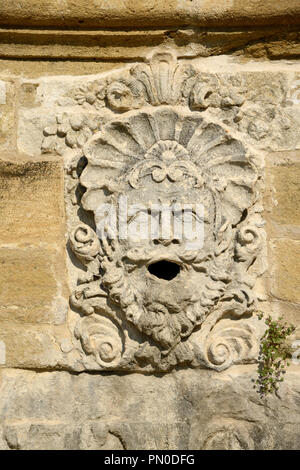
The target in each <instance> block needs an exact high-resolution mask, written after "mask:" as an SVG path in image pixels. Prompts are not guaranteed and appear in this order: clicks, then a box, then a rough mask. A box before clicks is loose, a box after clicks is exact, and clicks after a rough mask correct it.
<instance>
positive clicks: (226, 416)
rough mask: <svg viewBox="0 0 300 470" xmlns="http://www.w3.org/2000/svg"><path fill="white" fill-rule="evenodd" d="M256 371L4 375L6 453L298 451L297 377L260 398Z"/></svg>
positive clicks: (1, 398) (1, 418)
mask: <svg viewBox="0 0 300 470" xmlns="http://www.w3.org/2000/svg"><path fill="white" fill-rule="evenodd" d="M255 370H256V368H255V366H243V367H240V366H239V367H234V368H232V369H230V371H225V372H222V373H218V372H207V371H203V370H202V371H200V370H199V371H187V370H186V371H181V372H174V373H172V374H169V375H166V376H163V377H155V376H144V375H140V374H131V375H121V376H118V375H110V376H107V375H106V376H102V375H90V374H80V375H70V374H68V373H67V372H50V373H49V372H44V373H34V372H29V371H28V372H25V371H14V370H3V371H2V372H1V375H0V377H1V379H0V380H1V387H0V422H1V430H2V436H3V437H2V447H3V448H12V449H18V448H19V449H36V448H39V449H102V450H103V449H107V448H108V449H112V450H113V449H122V448H123V449H128V450H130V449H173V450H174V449H231V450H235V449H237V450H240V449H249V450H254V449H257V450H259V449H264V450H273V449H297V448H298V447H299V440H300V434H299V432H300V431H299V429H300V426H299V425H300V422H299V413H298V409H299V372H298V369H297V367H294V368H290V370H289V372H288V374H287V376H286V378H285V382H284V383H283V384H282V385H281V389H280V392H279V397H277V396H273V397H269V398H267V399H263V400H262V399H261V398H259V396H258V394H257V392H256V391H255V390H253V383H252V382H251V380H252V378H255V376H256V373H255Z"/></svg>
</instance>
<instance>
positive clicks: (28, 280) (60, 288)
mask: <svg viewBox="0 0 300 470" xmlns="http://www.w3.org/2000/svg"><path fill="white" fill-rule="evenodd" d="M65 276H66V273H65V264H64V256H63V254H62V252H61V251H60V250H55V249H54V248H52V249H49V248H48V247H44V248H42V247H37V246H27V247H22V248H20V247H18V248H17V247H15V246H13V245H7V246H3V245H2V246H0V321H9V322H26V323H45V322H52V323H63V322H64V321H65V319H66V314H67V311H68V300H67V299H68V293H67V289H66V285H65ZM1 329H2V326H1V323H0V330H1ZM15 329H18V326H17V325H15Z"/></svg>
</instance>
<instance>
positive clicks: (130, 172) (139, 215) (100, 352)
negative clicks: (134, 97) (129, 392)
mask: <svg viewBox="0 0 300 470" xmlns="http://www.w3.org/2000/svg"><path fill="white" fill-rule="evenodd" d="M82 156H83V157H84V161H85V164H84V165H83V167H82V168H81V169H80V171H78V173H79V183H80V185H81V187H83V188H85V192H84V194H83V195H82V198H81V200H80V206H81V209H83V210H84V211H88V213H93V215H94V222H93V223H91V224H89V225H87V224H83V223H82V224H80V225H79V226H77V227H75V229H74V230H73V232H72V234H71V237H70V246H71V248H72V250H73V252H74V253H75V255H76V256H77V257H78V259H79V260H80V261H81V263H82V264H83V265H85V267H86V273H84V275H83V276H82V278H81V279H80V280H79V285H78V287H77V288H76V289H75V291H74V292H73V294H72V296H71V303H72V305H73V306H74V307H75V308H76V309H79V310H80V311H81V312H82V313H84V314H85V317H83V318H82V319H80V320H79V322H78V325H77V327H76V329H75V336H76V338H78V340H79V341H80V344H81V347H82V351H83V354H82V362H83V364H84V367H85V368H86V369H91V370H101V369H113V370H115V369H118V370H146V371H147V370H149V371H154V370H158V371H168V370H170V369H171V368H172V367H175V366H176V367H177V366H189V367H209V368H213V369H216V370H222V369H224V368H226V367H229V366H230V365H231V364H234V363H243V362H253V361H254V359H255V357H256V354H257V351H258V341H257V339H258V338H257V336H258V333H257V327H256V322H255V320H254V319H253V318H252V313H253V311H254V310H255V296H254V295H253V292H252V288H253V285H254V283H255V279H256V277H257V276H258V275H259V274H260V270H261V267H259V266H258V264H259V263H257V260H258V258H259V256H260V254H261V251H262V247H263V239H264V238H263V231H262V229H261V227H262V221H261V216H260V211H259V207H260V205H259V199H258V185H259V179H260V176H259V169H258V165H257V162H256V160H257V157H256V156H255V155H254V154H253V152H251V151H250V150H249V149H248V148H247V146H246V145H245V143H243V142H242V141H241V140H240V137H239V136H238V135H236V134H235V133H233V132H230V131H229V130H228V129H227V128H226V127H225V126H224V125H222V124H220V123H218V122H215V121H214V120H213V119H210V120H209V119H207V117H206V118H204V117H203V116H202V114H201V113H200V112H197V111H190V110H189V109H186V107H185V106H173V105H172V106H171V105H166V104H163V105H160V106H157V104H156V106H155V107H151V106H148V107H144V108H142V109H139V110H134V111H128V112H125V114H124V115H123V116H121V117H120V118H119V119H115V120H112V121H111V122H109V123H108V124H106V125H105V126H104V128H103V129H102V131H101V132H99V133H96V134H95V135H94V136H92V137H91V138H90V139H89V141H88V142H87V144H86V145H85V146H84V147H83V152H82ZM77 161H78V159H77ZM81 161H82V160H81ZM77 167H78V168H79V165H77ZM120 198H121V199H122V198H123V199H122V200H125V199H126V204H127V209H128V208H129V209H130V208H132V207H136V206H137V205H138V204H140V205H142V208H141V209H137V210H135V211H134V212H132V213H130V210H129V211H128V212H126V211H125V212H124V211H123V212H122V210H120V209H122V208H120V207H119V206H118V204H120V203H119V201H120V200H121V199H120ZM103 204H110V206H111V207H116V208H118V210H117V213H118V214H124V213H125V214H126V223H127V230H128V233H129V235H128V236H127V237H120V236H112V234H111V228H110V227H108V225H107V223H106V224H105V223H104V221H105V218H104V217H103V213H102V212H101V213H100V212H99V207H100V206H101V205H103ZM196 204H198V205H201V206H203V208H204V213H203V217H202V220H201V222H202V224H203V227H204V238H203V245H201V246H200V247H196V248H194V249H191V248H190V245H188V243H187V242H188V241H189V242H190V241H191V240H187V239H185V238H184V236H183V237H179V236H177V235H176V233H174V231H171V232H170V233H169V235H168V236H167V237H165V236H162V230H163V224H162V220H163V216H162V213H161V212H160V211H159V210H158V212H157V214H156V221H157V220H158V221H159V222H158V227H159V231H158V235H157V236H152V237H151V236H148V237H145V236H140V237H139V236H138V234H137V232H136V231H135V230H131V228H132V226H133V225H134V224H137V221H139V222H141V221H144V222H145V221H148V222H149V221H150V224H148V226H151V220H152V219H153V217H154V212H153V210H152V208H153V207H165V208H166V207H167V208H170V210H169V214H170V217H171V218H172V220H174V219H176V217H179V216H181V217H182V214H179V213H178V211H177V209H176V208H180V207H184V206H185V205H188V206H189V207H190V208H191V209H190V217H191V218H193V217H194V218H195V220H196V219H197V216H198V215H197V211H196V210H195V206H196ZM179 212H180V210H179ZM181 220H182V219H181ZM117 225H118V227H119V226H120V220H119V219H118V220H117ZM99 226H100V227H102V232H101V230H100V232H101V233H100V232H99V230H97V233H96V227H97V228H98V229H99ZM132 233H134V236H132V235H130V234H132ZM188 246H189V248H187V247H188ZM163 267H164V268H166V267H167V268H168V269H172V270H173V271H174V273H175V274H174V275H172V276H170V278H166V276H164V273H163V271H161V272H160V274H159V275H157V271H155V270H157V269H163ZM164 277H165V278H164Z"/></svg>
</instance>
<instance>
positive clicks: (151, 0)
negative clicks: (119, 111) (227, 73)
mask: <svg viewBox="0 0 300 470" xmlns="http://www.w3.org/2000/svg"><path fill="white" fill-rule="evenodd" d="M299 22H300V2H299V0H287V1H286V2H274V0H247V1H245V0H165V1H160V2H158V1H157V0H89V1H86V0H64V1H63V2H62V1H61V0H2V1H1V6H0V26H1V27H22V28H26V27H40V28H42V27H48V28H56V29H58V28H59V29H68V28H73V29H85V28H92V29H98V28H100V29H101V28H102V29H103V28H104V29H105V28H128V29H134V28H148V27H149V28H150V27H154V28H162V27H170V26H187V25H189V26H197V27H205V28H206V27H210V28H216V27H222V28H223V27H230V28H235V27H247V26H252V27H254V26H255V27H257V26H265V25H268V26H274V25H283V24H286V25H292V24H294V25H295V24H299Z"/></svg>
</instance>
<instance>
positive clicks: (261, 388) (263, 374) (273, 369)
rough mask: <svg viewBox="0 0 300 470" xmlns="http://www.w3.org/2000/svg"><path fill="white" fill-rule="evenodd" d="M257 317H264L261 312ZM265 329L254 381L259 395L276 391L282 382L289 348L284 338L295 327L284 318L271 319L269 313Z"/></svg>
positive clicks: (289, 354)
mask: <svg viewBox="0 0 300 470" xmlns="http://www.w3.org/2000/svg"><path fill="white" fill-rule="evenodd" d="M258 318H259V319H260V320H262V319H263V318H264V315H263V313H259V314H258ZM264 321H265V324H266V325H267V329H266V331H265V333H264V335H263V336H262V338H261V347H260V353H259V356H258V361H259V363H258V371H257V372H258V379H257V380H256V381H255V383H256V385H255V388H257V390H258V393H259V394H260V395H261V397H263V396H266V395H268V394H270V393H276V392H277V391H278V389H279V384H280V382H283V379H284V378H283V375H284V374H285V373H286V370H285V368H286V367H287V366H289V365H290V364H289V362H288V359H289V358H290V357H291V348H290V347H289V346H288V345H287V343H286V340H287V338H288V336H290V335H291V334H292V333H293V332H294V331H295V329H296V327H295V326H294V325H288V324H287V323H286V322H284V318H283V317H280V318H279V319H278V320H273V319H272V317H271V316H270V315H269V316H268V317H267V318H265V319H264Z"/></svg>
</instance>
